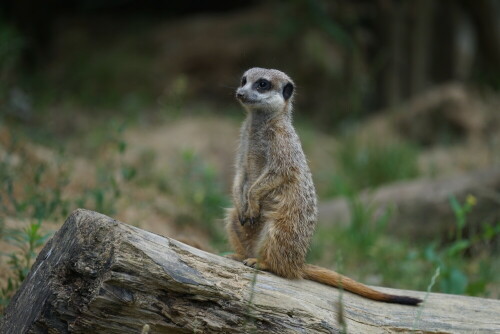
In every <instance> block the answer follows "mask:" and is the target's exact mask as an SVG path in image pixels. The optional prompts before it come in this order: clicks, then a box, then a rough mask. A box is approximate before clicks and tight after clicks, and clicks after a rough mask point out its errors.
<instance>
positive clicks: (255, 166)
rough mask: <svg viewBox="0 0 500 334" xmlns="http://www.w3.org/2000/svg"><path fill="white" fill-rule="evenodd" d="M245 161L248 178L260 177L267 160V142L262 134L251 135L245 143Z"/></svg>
mask: <svg viewBox="0 0 500 334" xmlns="http://www.w3.org/2000/svg"><path fill="white" fill-rule="evenodd" d="M247 144H248V145H247V148H246V155H245V161H246V166H247V172H248V174H249V175H250V176H252V175H255V176H258V175H260V173H261V171H262V170H263V169H264V168H265V166H266V164H267V160H268V151H269V142H268V140H267V139H266V138H265V134H263V133H252V134H250V136H249V140H248V143H247Z"/></svg>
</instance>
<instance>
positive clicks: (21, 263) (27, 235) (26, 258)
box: [0, 220, 52, 309]
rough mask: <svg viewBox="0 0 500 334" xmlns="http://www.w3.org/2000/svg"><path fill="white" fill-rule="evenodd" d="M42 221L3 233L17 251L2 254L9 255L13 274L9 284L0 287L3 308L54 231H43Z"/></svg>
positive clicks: (8, 279)
mask: <svg viewBox="0 0 500 334" xmlns="http://www.w3.org/2000/svg"><path fill="white" fill-rule="evenodd" d="M41 225H42V221H41V220H38V221H37V222H36V223H32V224H30V225H28V226H27V227H25V228H22V229H9V230H6V231H5V232H4V234H3V238H4V240H6V241H7V242H9V243H10V244H11V245H13V246H15V248H16V251H13V252H10V253H8V254H4V253H1V255H3V256H6V257H8V259H9V260H8V264H9V266H10V269H11V270H12V273H13V276H11V277H8V278H7V286H2V287H1V288H0V307H1V308H2V309H3V308H4V307H5V306H7V304H8V303H9V301H10V298H11V297H12V295H13V294H14V293H15V292H16V291H17V289H18V288H19V286H20V285H21V283H22V282H23V281H24V279H25V278H26V276H28V273H29V271H30V269H31V265H32V264H33V262H34V261H35V259H36V256H37V254H38V253H37V250H38V249H39V248H40V247H41V246H43V245H44V244H45V242H46V241H47V239H48V238H49V237H50V236H51V235H52V233H42V232H41V230H40V228H41Z"/></svg>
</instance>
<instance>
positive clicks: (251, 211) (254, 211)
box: [242, 201, 260, 225]
mask: <svg viewBox="0 0 500 334" xmlns="http://www.w3.org/2000/svg"><path fill="white" fill-rule="evenodd" d="M244 219H245V222H244V223H246V222H247V221H249V222H250V224H252V225H253V224H255V223H257V222H258V221H259V220H260V205H259V203H258V202H254V201H248V206H247V210H246V212H245V213H244ZM244 223H242V224H244Z"/></svg>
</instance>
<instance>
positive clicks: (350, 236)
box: [309, 196, 500, 296]
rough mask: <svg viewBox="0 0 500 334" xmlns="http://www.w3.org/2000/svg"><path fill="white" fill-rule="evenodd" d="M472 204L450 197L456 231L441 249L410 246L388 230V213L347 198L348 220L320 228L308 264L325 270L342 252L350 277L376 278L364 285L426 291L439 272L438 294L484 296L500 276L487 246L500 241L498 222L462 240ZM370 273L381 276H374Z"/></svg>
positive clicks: (439, 244)
mask: <svg viewBox="0 0 500 334" xmlns="http://www.w3.org/2000/svg"><path fill="white" fill-rule="evenodd" d="M475 201H476V200H475V198H474V197H472V196H469V197H468V198H467V199H466V201H465V203H464V204H460V203H459V202H458V201H457V200H456V199H455V198H453V197H452V198H451V199H450V205H451V207H452V209H453V210H454V212H455V216H456V227H457V229H456V231H455V235H454V236H453V238H452V239H451V240H450V241H449V242H447V243H445V244H443V243H442V242H438V241H437V240H436V241H433V242H430V243H421V244H417V245H414V246H410V245H409V243H408V242H406V241H405V240H402V239H401V238H396V237H394V236H391V235H390V233H389V231H387V229H386V227H387V222H388V220H389V218H390V212H388V211H386V212H385V213H384V214H383V215H378V216H377V215H375V210H374V209H373V208H372V207H370V206H366V205H365V204H362V203H361V202H360V201H359V199H358V198H357V197H356V196H350V197H348V202H349V206H350V210H351V221H350V222H349V223H348V224H345V223H342V222H340V223H339V224H337V225H332V226H319V227H318V231H317V232H316V234H315V237H314V240H313V243H312V247H311V250H310V253H309V260H310V261H311V262H320V263H322V264H323V265H325V266H328V263H335V259H334V258H333V255H332V254H335V253H334V251H335V250H341V251H342V255H343V258H344V261H343V263H344V266H345V267H346V269H345V271H346V272H348V273H349V275H351V276H354V277H356V278H358V279H360V280H362V281H366V279H367V278H368V279H370V278H371V279H373V278H375V280H374V281H372V282H370V281H368V283H372V284H382V283H383V284H384V285H388V286H392V287H400V288H403V287H404V288H409V289H416V290H423V289H425V286H426V284H427V281H428V279H429V277H431V276H432V275H433V274H432V272H433V271H434V270H435V269H436V268H439V272H440V274H439V280H438V281H437V282H436V285H437V291H438V292H444V293H454V294H467V295H474V296H476V295H480V296H484V295H487V294H488V284H490V283H491V282H493V281H494V280H495V277H496V276H498V274H500V273H499V270H498V269H495V266H494V265H492V264H491V258H494V256H493V252H494V249H493V246H492V241H493V240H495V238H498V237H499V236H500V222H497V223H496V224H493V225H491V224H484V227H483V229H482V231H481V232H477V233H472V232H470V233H469V235H468V236H467V237H465V236H464V235H465V233H464V230H465V229H466V227H467V214H468V213H469V212H470V211H471V210H472V209H473V206H474V204H475ZM388 263H390V264H393V265H387V264H388ZM375 273H376V274H378V275H380V277H378V278H377V277H374V276H373V274H375Z"/></svg>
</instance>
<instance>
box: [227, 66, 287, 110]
mask: <svg viewBox="0 0 500 334" xmlns="http://www.w3.org/2000/svg"><path fill="white" fill-rule="evenodd" d="M294 88H295V85H294V83H293V81H292V79H290V78H289V77H288V75H286V74H285V73H283V72H281V71H278V70H271V69H265V68H259V67H254V68H251V69H249V70H248V71H246V72H245V73H244V74H243V76H242V78H241V85H240V87H238V89H237V90H236V98H237V99H238V100H239V101H240V103H241V104H242V105H243V106H244V107H245V109H247V110H248V111H257V110H259V111H267V112H280V111H284V112H289V111H291V105H292V100H293V91H294Z"/></svg>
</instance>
